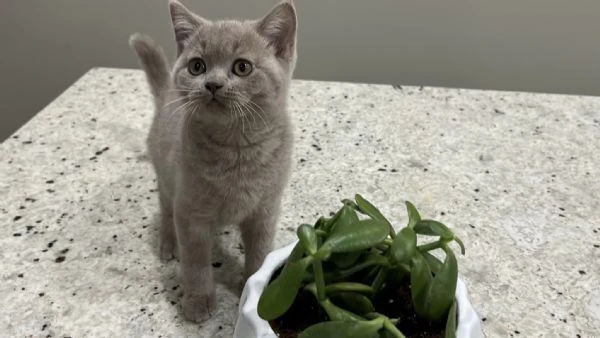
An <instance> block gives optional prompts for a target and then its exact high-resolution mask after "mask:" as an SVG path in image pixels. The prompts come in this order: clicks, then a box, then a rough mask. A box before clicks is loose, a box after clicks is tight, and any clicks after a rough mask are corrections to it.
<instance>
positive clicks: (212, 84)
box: [204, 82, 223, 95]
mask: <svg viewBox="0 0 600 338" xmlns="http://www.w3.org/2000/svg"><path fill="white" fill-rule="evenodd" d="M204 87H205V88H206V89H207V90H208V91H210V92H211V93H212V94H213V95H215V92H216V91H217V90H219V89H221V88H223V85H222V84H220V83H216V82H207V83H206V84H205V85H204Z"/></svg>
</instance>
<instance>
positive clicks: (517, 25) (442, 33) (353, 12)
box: [0, 0, 600, 140]
mask: <svg viewBox="0 0 600 338" xmlns="http://www.w3.org/2000/svg"><path fill="white" fill-rule="evenodd" d="M184 3H186V4H187V5H188V6H189V7H190V8H192V9H194V10H195V11H197V12H198V13H199V14H201V15H203V16H205V17H208V18H222V17H259V16H262V14H263V13H264V12H265V11H266V10H267V9H269V8H270V7H271V6H272V5H273V4H274V3H275V0H184ZM296 4H297V7H298V12H299V17H300V32H299V63H298V68H297V72H296V75H297V76H296V77H297V78H302V79H319V80H339V81H354V82H375V83H390V84H405V85H411V84H413V85H433V86H451V87H469V88H485V89H503V90H525V91H541V92H556V93H573V94H591V95H598V94H600V67H599V66H598V63H599V62H600V1H598V0H569V1H565V0H496V1H491V0H371V1H365V0H336V1H334V0H296ZM134 31H141V32H144V33H148V34H151V35H152V36H154V37H155V38H156V39H157V40H158V41H159V42H160V43H161V44H163V45H164V46H165V47H167V48H168V49H169V50H170V51H172V50H173V47H174V44H173V42H172V38H171V36H172V32H171V28H170V21H169V17H168V11H167V5H166V0H137V1H134V0H102V1H92V0H52V1H44V0H0V56H1V59H0V60H1V63H0V81H1V82H0V89H1V90H0V140H2V139H4V138H5V137H8V135H9V134H10V133H12V132H13V131H14V130H16V128H18V127H19V126H20V125H21V124H23V123H24V122H25V121H26V120H27V119H29V118H30V117H31V116H33V115H34V114H35V113H37V112H38V111H39V110H40V109H42V108H43V107H44V106H45V105H46V104H48V103H49V102H50V101H51V100H52V99H53V98H54V97H56V96H57V95H58V94H60V92H61V91H62V90H64V89H65V88H66V87H68V86H69V84H71V83H72V82H73V81H75V80H76V79H77V78H78V77H79V76H81V75H82V74H83V73H84V72H85V71H86V70H88V69H89V68H91V67H94V66H112V67H137V61H136V60H135V58H134V56H133V54H132V52H131V51H130V50H129V48H128V46H127V38H128V35H129V34H130V33H131V32H134Z"/></svg>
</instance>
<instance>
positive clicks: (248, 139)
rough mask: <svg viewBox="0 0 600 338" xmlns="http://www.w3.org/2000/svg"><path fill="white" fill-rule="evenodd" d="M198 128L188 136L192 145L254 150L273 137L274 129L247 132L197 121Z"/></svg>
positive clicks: (190, 131)
mask: <svg viewBox="0 0 600 338" xmlns="http://www.w3.org/2000/svg"><path fill="white" fill-rule="evenodd" d="M195 125H196V128H192V129H193V131H192V130H189V132H188V133H187V135H186V138H187V139H188V141H189V142H190V144H196V145H197V144H202V143H203V142H209V143H211V144H213V145H216V146H218V147H222V148H237V149H244V148H252V147H256V146H260V145H261V144H263V143H264V142H265V141H266V140H268V139H269V138H270V137H271V136H272V132H273V130H272V128H263V129H260V130H253V129H251V130H246V131H245V132H243V131H242V130H240V129H239V128H235V127H233V128H232V127H224V126H214V125H206V124H203V123H201V122H200V121H197V122H196V123H195Z"/></svg>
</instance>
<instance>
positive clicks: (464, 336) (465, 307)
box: [233, 243, 484, 338]
mask: <svg viewBox="0 0 600 338" xmlns="http://www.w3.org/2000/svg"><path fill="white" fill-rule="evenodd" d="M295 245H296V243H292V244H290V245H287V246H285V247H283V248H281V249H277V250H275V251H273V252H271V253H270V254H269V255H268V256H267V258H266V259H265V261H264V262H263V265H262V266H261V267H260V269H259V270H258V271H257V272H256V273H255V274H253V275H252V276H251V277H250V278H248V281H246V285H245V286H244V291H243V292H242V297H241V299H240V307H239V314H238V319H237V323H236V325H235V331H234V332H233V338H277V335H276V334H275V332H273V330H272V329H271V326H270V325H269V323H268V322H267V321H265V320H263V319H261V318H260V317H259V316H258V312H257V310H256V308H257V306H258V299H259V298H260V295H261V294H262V292H263V290H264V288H265V287H266V286H267V283H268V282H269V280H270V279H271V276H272V275H273V272H275V270H277V269H278V268H279V267H280V266H282V265H283V264H284V263H285V261H286V260H287V258H288V256H289V255H290V253H291V252H292V249H293V248H294V246H295ZM456 299H457V300H458V326H457V329H456V336H457V338H483V337H484V336H483V331H482V329H481V323H480V320H479V316H478V315H477V313H476V312H475V310H474V309H473V306H471V303H470V302H469V299H468V297H467V288H466V286H465V283H464V282H463V281H462V280H460V279H459V280H458V285H457V287H456Z"/></svg>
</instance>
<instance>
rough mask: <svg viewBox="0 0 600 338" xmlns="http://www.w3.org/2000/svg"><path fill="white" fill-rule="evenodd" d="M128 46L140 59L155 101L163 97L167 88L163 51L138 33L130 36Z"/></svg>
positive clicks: (145, 36)
mask: <svg viewBox="0 0 600 338" xmlns="http://www.w3.org/2000/svg"><path fill="white" fill-rule="evenodd" d="M129 45H130V46H131V48H133V49H134V50H135V52H136V54H137V56H138V58H139V59H140V63H141V65H142V68H143V69H144V71H145V72H146V78H147V80H148V84H149V85H150V90H151V91H152V95H154V97H155V98H156V99H159V98H161V97H163V95H164V94H165V92H166V91H167V90H168V88H169V76H170V75H169V65H168V62H167V57H166V56H165V52H164V51H163V49H162V48H161V47H160V46H158V45H157V44H156V43H155V42H154V40H152V38H151V37H149V36H147V35H143V34H139V33H135V34H133V35H131V37H130V38H129Z"/></svg>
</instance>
